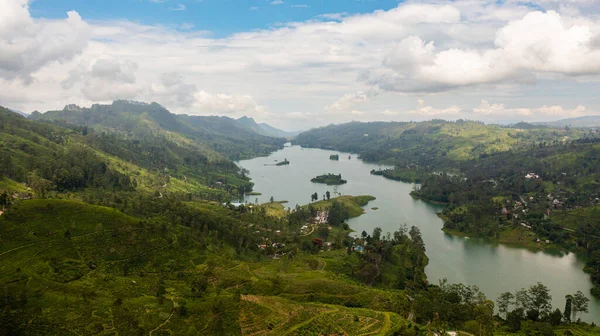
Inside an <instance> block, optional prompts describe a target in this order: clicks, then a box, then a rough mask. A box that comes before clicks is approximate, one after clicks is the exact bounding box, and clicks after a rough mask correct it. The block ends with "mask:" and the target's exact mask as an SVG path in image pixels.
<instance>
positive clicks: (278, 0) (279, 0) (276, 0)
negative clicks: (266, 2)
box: [270, 0, 283, 5]
mask: <svg viewBox="0 0 600 336" xmlns="http://www.w3.org/2000/svg"><path fill="white" fill-rule="evenodd" d="M270 4H271V5H283V0H273V1H271V2H270Z"/></svg>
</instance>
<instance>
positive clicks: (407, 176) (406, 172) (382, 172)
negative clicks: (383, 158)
mask: <svg viewBox="0 0 600 336" xmlns="http://www.w3.org/2000/svg"><path fill="white" fill-rule="evenodd" d="M371 174H372V175H377V176H383V177H385V178H387V179H390V180H395V181H402V182H407V183H421V181H423V180H424V179H426V178H427V177H428V176H429V175H430V174H431V173H430V172H428V171H426V170H425V169H421V168H419V167H417V166H415V167H406V168H402V167H396V168H395V169H379V170H374V169H373V170H371Z"/></svg>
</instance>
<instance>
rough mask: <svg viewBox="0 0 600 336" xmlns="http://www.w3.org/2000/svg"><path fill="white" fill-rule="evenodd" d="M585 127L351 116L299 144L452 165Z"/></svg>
mask: <svg viewBox="0 0 600 336" xmlns="http://www.w3.org/2000/svg"><path fill="white" fill-rule="evenodd" d="M583 134H585V132H584V131H580V130H570V131H567V130H564V129H554V128H544V127H538V128H533V129H520V128H509V127H501V126H498V125H485V124H483V123H480V122H474V121H464V120H459V121H456V122H450V121H444V120H432V121H424V122H369V123H361V122H351V123H347V124H341V125H330V126H327V127H322V128H317V129H312V130H310V131H306V132H303V133H301V134H300V135H298V136H297V137H296V139H295V140H294V144H297V145H301V146H304V147H318V148H323V149H332V150H339V151H344V152H351V153H358V154H360V157H361V159H363V160H366V161H369V162H382V163H389V164H398V165H401V166H406V165H410V164H417V165H422V166H430V165H435V166H437V167H438V169H439V168H440V166H452V165H453V164H454V162H457V161H463V160H469V159H473V158H478V157H481V156H486V155H490V154H493V153H498V152H505V151H508V150H511V149H515V148H520V147H522V146H524V145H529V144H532V143H538V142H544V141H546V142H553V141H562V140H563V139H564V138H565V137H568V138H570V139H573V138H579V137H581V136H583Z"/></svg>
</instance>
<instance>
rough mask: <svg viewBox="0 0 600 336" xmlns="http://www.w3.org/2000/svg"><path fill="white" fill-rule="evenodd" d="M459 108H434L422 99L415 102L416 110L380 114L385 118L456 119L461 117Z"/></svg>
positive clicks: (389, 111)
mask: <svg viewBox="0 0 600 336" xmlns="http://www.w3.org/2000/svg"><path fill="white" fill-rule="evenodd" d="M461 112H462V110H461V108H460V107H458V106H450V107H447V108H436V107H433V106H431V105H427V104H425V101H424V100H423V99H418V100H417V108H416V109H411V110H407V111H394V110H385V111H383V112H382V114H383V115H386V116H402V117H408V118H410V119H411V120H412V119H423V120H425V119H432V118H442V119H448V120H452V119H456V118H459V117H460V115H461Z"/></svg>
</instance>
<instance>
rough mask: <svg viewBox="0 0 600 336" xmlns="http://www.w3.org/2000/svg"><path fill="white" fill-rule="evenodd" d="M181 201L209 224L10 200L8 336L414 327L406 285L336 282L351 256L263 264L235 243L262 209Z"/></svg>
mask: <svg viewBox="0 0 600 336" xmlns="http://www.w3.org/2000/svg"><path fill="white" fill-rule="evenodd" d="M182 206H183V207H184V208H186V209H187V210H185V211H188V212H190V214H195V215H196V216H198V215H199V216H201V218H203V219H204V221H203V222H204V224H202V225H201V228H200V229H195V226H194V225H193V222H191V221H184V222H182V224H181V225H173V224H167V223H168V220H164V221H163V219H161V218H160V217H151V218H150V219H149V220H143V221H142V220H139V219H136V218H133V217H130V216H127V215H125V214H122V213H120V212H118V211H115V210H114V209H110V208H105V207H99V206H92V205H88V204H85V203H79V202H72V201H60V200H32V201H24V202H22V203H21V204H19V205H15V206H13V207H11V208H10V210H9V211H8V212H7V213H5V214H4V215H3V216H1V217H0V242H1V244H0V261H1V262H0V284H2V287H3V291H2V299H3V301H4V302H5V303H6V304H7V305H8V307H9V308H10V309H9V310H6V309H4V310H3V311H2V312H1V315H0V321H1V322H2V323H0V334H5V332H6V331H7V330H8V331H9V333H10V334H11V335H16V334H19V333H20V332H25V331H26V332H27V333H28V334H31V333H34V334H46V335H61V334H65V333H77V334H86V335H87V334H97V333H119V334H121V333H123V334H141V333H144V334H148V333H150V334H152V333H157V334H160V333H165V332H168V333H172V334H177V335H180V334H190V333H191V334H198V333H199V334H204V335H225V334H227V335H239V334H243V335H250V334H254V333H255V332H259V331H260V332H265V333H267V334H272V335H280V334H282V333H286V332H289V333H291V334H298V335H301V334H307V333H308V334H311V333H314V332H315V331H322V330H331V332H334V331H336V332H341V331H342V330H343V331H345V332H349V333H351V334H367V333H381V334H382V335H383V334H391V333H392V332H393V331H394V330H401V329H402V328H411V326H410V325H409V323H408V322H407V321H406V320H405V318H403V317H402V316H407V314H408V310H409V305H408V300H407V299H406V297H405V296H404V294H403V293H402V292H393V291H383V290H378V289H373V288H370V287H366V286H362V285H360V284H358V283H356V282H352V281H347V280H336V278H337V276H335V275H334V274H336V273H338V272H340V271H342V270H343V266H342V264H340V262H341V260H340V259H344V258H346V257H344V255H345V254H346V253H345V252H343V253H341V254H340V253H337V252H328V253H324V254H321V255H319V256H317V255H313V254H312V253H304V252H300V253H299V254H297V255H296V257H295V258H294V259H293V260H291V259H290V260H289V261H287V259H284V260H278V259H270V258H269V259H266V260H265V261H256V260H257V257H258V256H259V255H260V254H261V252H259V250H257V248H256V246H257V245H254V242H252V241H251V240H248V241H245V242H242V243H241V244H240V245H238V243H237V242H236V239H237V238H235V237H240V236H241V237H251V236H252V234H251V230H253V229H252V228H251V225H250V224H249V222H247V220H249V219H251V218H254V219H257V217H256V216H253V215H241V217H240V214H239V213H236V212H234V211H229V210H226V209H223V208H221V207H218V206H213V205H210V204H205V205H201V206H198V204H195V205H193V206H186V205H184V204H182ZM182 210H183V209H182ZM248 216H250V217H248ZM217 223H228V226H230V228H229V229H224V228H222V227H220V225H219V224H217ZM257 223H260V221H259V222H257ZM202 227H203V228H202ZM217 236H219V238H216V237H217ZM273 239H276V237H275V236H273ZM305 239H310V237H307V238H305ZM234 246H238V248H241V250H238V252H236V248H234ZM241 251H244V252H243V253H241V254H240V252H241ZM288 251H289V249H288ZM342 251H343V249H342ZM271 253H272V252H271ZM355 257H356V256H355ZM260 259H261V258H260V257H259V258H258V260H260ZM340 266H342V268H340ZM351 307H355V308H351ZM359 307H362V308H359Z"/></svg>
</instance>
